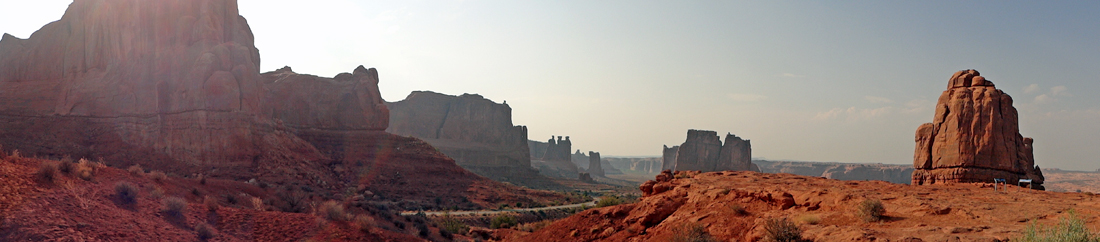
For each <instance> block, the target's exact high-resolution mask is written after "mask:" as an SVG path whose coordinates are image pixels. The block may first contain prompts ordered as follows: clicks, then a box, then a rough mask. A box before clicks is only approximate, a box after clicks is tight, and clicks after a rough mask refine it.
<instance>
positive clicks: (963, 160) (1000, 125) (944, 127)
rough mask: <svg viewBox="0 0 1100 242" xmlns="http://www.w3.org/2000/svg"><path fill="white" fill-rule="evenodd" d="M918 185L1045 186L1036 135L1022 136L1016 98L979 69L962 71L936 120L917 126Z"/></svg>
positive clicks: (951, 84)
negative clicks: (1021, 182)
mask: <svg viewBox="0 0 1100 242" xmlns="http://www.w3.org/2000/svg"><path fill="white" fill-rule="evenodd" d="M915 140H916V151H914V155H913V165H914V167H915V168H916V171H914V172H913V181H912V183H913V184H918V185H919V184H933V183H942V182H948V183H951V182H992V181H993V179H994V178H1004V179H1007V180H1008V181H1009V182H1008V183H1012V184H1015V183H1016V180H1018V179H1032V180H1033V182H1034V183H1035V184H1036V185H1037V188H1040V189H1041V188H1042V186H1041V184H1042V182H1043V175H1042V172H1041V171H1040V169H1039V167H1038V166H1036V165H1035V160H1034V158H1033V157H1034V156H1033V155H1032V154H1033V153H1032V143H1033V140H1032V139H1031V138H1025V137H1023V136H1022V135H1020V129H1019V123H1018V120H1017V112H1016V108H1015V107H1013V106H1012V97H1010V96H1009V95H1008V94H1005V93H1004V92H1003V91H1001V90H1000V89H997V88H996V87H995V86H994V85H993V83H992V82H990V81H989V80H986V79H985V77H982V76H981V74H979V73H978V71H975V70H963V71H959V72H956V73H955V74H954V75H952V76H951V79H950V80H949V81H948V86H947V90H946V91H944V92H943V94H942V95H940V98H939V101H938V102H937V103H936V115H935V117H934V118H933V122H932V123H926V124H923V125H921V126H920V127H919V128H917V132H916V138H915Z"/></svg>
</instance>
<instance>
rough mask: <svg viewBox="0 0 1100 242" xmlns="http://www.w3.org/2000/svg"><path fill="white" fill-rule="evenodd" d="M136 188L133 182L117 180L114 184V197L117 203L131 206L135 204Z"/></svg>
mask: <svg viewBox="0 0 1100 242" xmlns="http://www.w3.org/2000/svg"><path fill="white" fill-rule="evenodd" d="M137 195H138V190H137V187H135V186H134V184H132V183H129V182H118V183H116V184H115V198H116V199H118V203H119V205H122V206H133V205H134V204H137Z"/></svg>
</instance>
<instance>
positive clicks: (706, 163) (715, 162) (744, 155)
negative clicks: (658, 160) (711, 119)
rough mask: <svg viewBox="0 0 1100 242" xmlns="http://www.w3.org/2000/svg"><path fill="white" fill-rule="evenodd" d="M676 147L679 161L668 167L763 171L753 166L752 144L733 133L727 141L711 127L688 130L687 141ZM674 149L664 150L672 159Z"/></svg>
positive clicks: (666, 165) (666, 148) (666, 156)
mask: <svg viewBox="0 0 1100 242" xmlns="http://www.w3.org/2000/svg"><path fill="white" fill-rule="evenodd" d="M673 149H675V150H676V156H675V157H676V163H675V164H672V165H669V164H667V163H666V164H665V165H664V166H665V167H670V166H671V167H674V168H675V169H676V170H693V171H704V172H706V171H749V170H752V171H759V170H758V169H755V170H754V169H753V164H752V159H751V157H752V146H751V145H750V144H749V141H748V140H743V139H741V138H740V137H737V136H736V135H733V134H726V143H725V144H724V145H723V144H722V141H720V140H718V133H716V132H714V131H707V130H694V129H692V130H688V133H687V140H686V141H684V144H682V145H680V146H679V148H675V147H673ZM669 151H670V149H669V148H668V147H667V146H666V147H665V149H664V153H665V154H666V155H665V159H668V157H669V155H668V153H669Z"/></svg>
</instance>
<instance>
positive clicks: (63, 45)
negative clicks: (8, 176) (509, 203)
mask: <svg viewBox="0 0 1100 242" xmlns="http://www.w3.org/2000/svg"><path fill="white" fill-rule="evenodd" d="M259 61H260V55H259V51H258V50H257V49H256V48H255V47H254V45H253V36H252V33H251V31H250V29H249V27H248V24H247V23H246V21H245V19H244V18H243V17H241V16H240V15H239V14H238V12H237V3H236V1H233V0H214V1H134V0H129V1H124V0H112V1H108V0H82V1H75V2H73V3H72V4H71V5H70V6H69V9H68V10H67V11H66V13H65V15H64V16H63V17H62V18H61V19H60V20H58V21H56V22H53V23H50V24H48V25H46V26H45V27H43V28H42V29H41V30H39V31H37V32H35V33H34V34H33V35H31V37H30V38H28V39H18V38H15V37H12V36H10V35H5V36H4V37H3V39H2V40H0V145H2V146H3V147H4V149H7V150H13V149H18V150H19V151H20V153H22V154H25V155H27V156H41V157H62V156H71V157H84V158H89V159H93V160H99V159H102V160H103V162H105V163H107V164H109V165H111V166H115V167H126V166H129V165H133V164H140V165H141V166H142V167H146V168H149V169H150V170H162V171H166V172H169V173H175V174H181V175H189V174H196V173H198V174H204V175H207V176H210V177H221V178H231V179H238V180H248V179H253V178H255V179H257V180H258V181H260V182H275V183H278V184H285V185H286V186H288V187H301V186H308V187H310V188H312V189H317V190H315V191H316V192H317V194H335V193H339V192H344V191H347V189H348V188H359V189H369V190H372V191H375V193H376V194H380V195H384V196H385V198H387V199H394V200H396V201H402V204H401V205H409V206H413V207H425V206H439V205H432V204H433V203H432V202H431V200H433V199H443V201H446V202H443V203H442V204H447V203H451V204H452V205H455V203H454V202H450V201H464V202H462V203H466V205H470V203H476V204H478V205H481V206H488V205H491V204H489V203H490V202H489V200H492V201H505V200H517V201H518V200H527V201H528V202H529V201H531V200H530V199H526V198H524V197H526V196H525V195H519V194H522V193H526V192H527V191H522V189H519V188H516V187H511V186H506V185H504V184H500V183H494V182H491V181H489V180H487V179H484V178H482V177H479V176H476V175H474V174H472V173H469V172H468V171H466V170H463V169H461V168H460V167H458V166H456V165H454V162H453V161H452V160H450V159H449V158H447V157H446V156H443V154H440V153H439V152H437V151H436V150H435V149H434V148H432V147H431V146H429V145H427V144H426V143H424V142H422V141H420V140H417V139H415V138H407V137H400V136H396V135H392V134H388V133H385V132H383V130H384V129H386V127H387V124H388V121H389V113H388V109H387V108H386V106H385V105H384V103H383V102H382V100H381V97H380V95H379V93H378V86H377V83H378V76H377V72H376V71H375V70H374V69H367V68H364V67H362V66H360V67H359V68H356V69H355V70H354V71H352V73H343V74H340V75H337V76H336V77H335V78H322V77H317V76H311V75H300V74H297V73H294V72H293V71H291V70H290V68H285V69H282V70H279V71H275V72H272V73H266V74H264V75H263V76H261V75H260V73H259V71H258V67H259V63H260V62H259ZM460 135H461V134H460ZM510 138H513V139H515V140H519V141H520V142H522V141H523V140H526V138H525V137H518V136H517V137H510ZM523 147H524V148H525V147H526V146H525V145H524V146H523ZM519 156H520V157H524V158H526V156H527V154H526V153H523V154H520V155H519ZM97 158H98V159H97ZM441 179H443V180H445V181H446V182H440V180H441ZM502 189H503V191H506V192H500V191H502ZM485 190H493V191H494V192H493V193H492V194H479V192H484V191H485ZM544 195H547V196H550V197H554V196H556V195H548V194H544ZM434 204H441V203H440V202H435V203H434Z"/></svg>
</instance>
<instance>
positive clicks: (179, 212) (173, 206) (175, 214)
mask: <svg viewBox="0 0 1100 242" xmlns="http://www.w3.org/2000/svg"><path fill="white" fill-rule="evenodd" d="M161 211H162V212H164V215H165V216H167V217H169V218H175V219H182V218H183V214H184V213H186V212H187V201H184V200H183V198H178V197H169V198H168V199H164V210H161Z"/></svg>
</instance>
